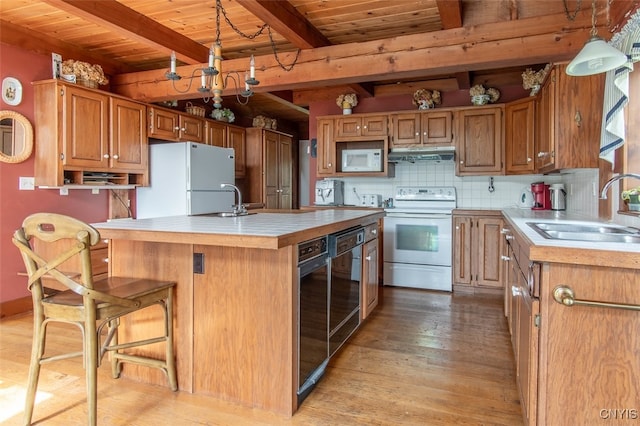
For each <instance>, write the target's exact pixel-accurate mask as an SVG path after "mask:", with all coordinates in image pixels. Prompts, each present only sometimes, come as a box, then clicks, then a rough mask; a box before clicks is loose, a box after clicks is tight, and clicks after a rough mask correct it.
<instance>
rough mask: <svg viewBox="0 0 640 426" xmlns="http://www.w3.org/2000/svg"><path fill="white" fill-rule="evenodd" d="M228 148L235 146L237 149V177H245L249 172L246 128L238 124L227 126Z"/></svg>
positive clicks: (235, 149) (235, 153)
mask: <svg viewBox="0 0 640 426" xmlns="http://www.w3.org/2000/svg"><path fill="white" fill-rule="evenodd" d="M227 148H233V149H234V151H235V152H234V155H235V160H236V164H235V166H236V177H237V178H242V177H244V176H245V175H246V172H247V170H246V147H245V130H244V128H242V127H236V126H228V127H227Z"/></svg>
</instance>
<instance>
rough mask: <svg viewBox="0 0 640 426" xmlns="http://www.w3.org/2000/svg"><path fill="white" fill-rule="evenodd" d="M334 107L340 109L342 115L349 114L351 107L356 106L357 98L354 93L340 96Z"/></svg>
mask: <svg viewBox="0 0 640 426" xmlns="http://www.w3.org/2000/svg"><path fill="white" fill-rule="evenodd" d="M336 105H338V106H339V107H340V108H342V113H343V114H344V115H348V114H351V111H352V109H353V107H354V106H356V105H358V96H357V95H356V94H355V93H347V94H346V95H340V96H338V98H337V99H336Z"/></svg>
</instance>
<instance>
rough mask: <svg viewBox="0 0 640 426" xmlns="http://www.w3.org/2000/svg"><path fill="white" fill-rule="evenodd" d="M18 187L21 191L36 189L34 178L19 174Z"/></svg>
mask: <svg viewBox="0 0 640 426" xmlns="http://www.w3.org/2000/svg"><path fill="white" fill-rule="evenodd" d="M18 189H19V190H21V191H33V190H34V189H36V184H35V179H34V178H33V177H24V176H20V178H19V183H18Z"/></svg>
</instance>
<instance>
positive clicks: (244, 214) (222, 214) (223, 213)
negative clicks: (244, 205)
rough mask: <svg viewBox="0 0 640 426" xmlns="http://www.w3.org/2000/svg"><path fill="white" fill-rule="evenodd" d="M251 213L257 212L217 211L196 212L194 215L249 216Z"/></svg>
mask: <svg viewBox="0 0 640 426" xmlns="http://www.w3.org/2000/svg"><path fill="white" fill-rule="evenodd" d="M252 214H257V212H244V213H234V212H219V213H204V214H198V215H196V216H207V217H242V216H249V215H252Z"/></svg>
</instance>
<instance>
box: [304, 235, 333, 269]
mask: <svg viewBox="0 0 640 426" xmlns="http://www.w3.org/2000/svg"><path fill="white" fill-rule="evenodd" d="M326 252H327V237H322V238H316V239H315V240H310V241H305V242H303V243H300V244H298V263H300V262H304V261H305V260H309V259H313V258H314V257H317V256H320V255H321V254H325V253H326Z"/></svg>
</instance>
